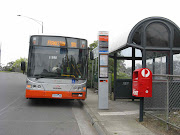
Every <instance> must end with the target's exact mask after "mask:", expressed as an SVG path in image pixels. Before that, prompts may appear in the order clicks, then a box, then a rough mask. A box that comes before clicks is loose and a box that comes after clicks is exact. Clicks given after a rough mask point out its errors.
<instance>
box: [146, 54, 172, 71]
mask: <svg viewBox="0 0 180 135" xmlns="http://www.w3.org/2000/svg"><path fill="white" fill-rule="evenodd" d="M167 59H169V52H167V51H147V53H146V67H147V68H149V69H150V70H151V71H152V73H153V74H166V70H167V69H166V68H167V66H169V64H168V63H167Z"/></svg>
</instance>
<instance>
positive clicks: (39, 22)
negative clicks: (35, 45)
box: [17, 15, 43, 33]
mask: <svg viewBox="0 0 180 135" xmlns="http://www.w3.org/2000/svg"><path fill="white" fill-rule="evenodd" d="M17 16H22V15H17ZM22 17H26V18H28V19H31V20H33V21H35V22H37V23H38V24H40V25H41V26H42V33H43V22H42V21H39V20H36V19H34V18H31V17H28V16H22Z"/></svg>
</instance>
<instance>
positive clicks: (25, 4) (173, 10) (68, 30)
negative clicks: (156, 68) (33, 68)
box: [0, 0, 180, 65]
mask: <svg viewBox="0 0 180 135" xmlns="http://www.w3.org/2000/svg"><path fill="white" fill-rule="evenodd" d="M179 12H180V10H179V0H149V1H145V0H6V1H5V0H4V1H3V0H1V1H0V17H1V19H0V43H1V44H2V45H1V50H2V51H1V63H2V64H3V65H6V64H7V63H8V62H10V61H15V60H16V59H19V58H20V57H22V58H24V57H25V58H27V57H28V48H29V37H30V35H35V34H41V31H42V29H41V25H40V24H38V23H37V22H36V21H33V20H31V19H28V18H27V17H30V18H33V19H36V20H39V21H43V24H44V25H43V26H44V33H43V34H46V35H59V36H69V37H77V38H85V39H87V40H88V44H91V43H93V42H94V41H95V40H97V34H98V31H109V36H110V39H111V40H113V41H114V42H116V40H114V39H117V38H121V37H120V36H121V35H120V34H119V33H120V32H122V31H126V27H128V25H129V26H130V25H132V24H133V25H135V24H136V23H138V22H139V21H141V20H142V19H144V18H147V17H151V16H161V17H165V18H168V19H170V20H172V21H173V22H175V23H176V24H177V25H178V26H179V27H180V17H179ZM17 15H22V16H21V17H19V16H17ZM25 16H26V17H25ZM113 38H114V39H113ZM110 47H111V46H110ZM112 47H113V45H112Z"/></svg>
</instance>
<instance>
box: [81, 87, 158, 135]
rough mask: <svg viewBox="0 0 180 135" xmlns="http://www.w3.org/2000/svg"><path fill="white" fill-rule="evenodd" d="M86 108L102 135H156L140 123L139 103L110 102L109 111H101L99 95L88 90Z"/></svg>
mask: <svg viewBox="0 0 180 135" xmlns="http://www.w3.org/2000/svg"><path fill="white" fill-rule="evenodd" d="M84 106H85V110H86V112H87V114H88V116H89V118H90V119H91V122H92V125H93V126H94V127H95V128H96V130H97V132H98V134H100V135H106V134H107V135H155V134H154V133H152V132H151V131H150V130H148V129H147V128H146V127H144V126H143V125H141V124H140V123H139V122H138V118H139V101H134V102H132V101H131V100H120V99H118V100H116V101H111V100H109V109H108V110H99V109H98V94H97V93H95V92H94V90H93V89H88V95H87V99H86V100H85V101H84Z"/></svg>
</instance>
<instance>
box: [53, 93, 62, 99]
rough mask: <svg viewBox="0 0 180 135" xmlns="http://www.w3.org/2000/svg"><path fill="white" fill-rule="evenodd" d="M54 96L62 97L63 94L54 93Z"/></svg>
mask: <svg viewBox="0 0 180 135" xmlns="http://www.w3.org/2000/svg"><path fill="white" fill-rule="evenodd" d="M52 97H58V98H61V97H62V94H52Z"/></svg>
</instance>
